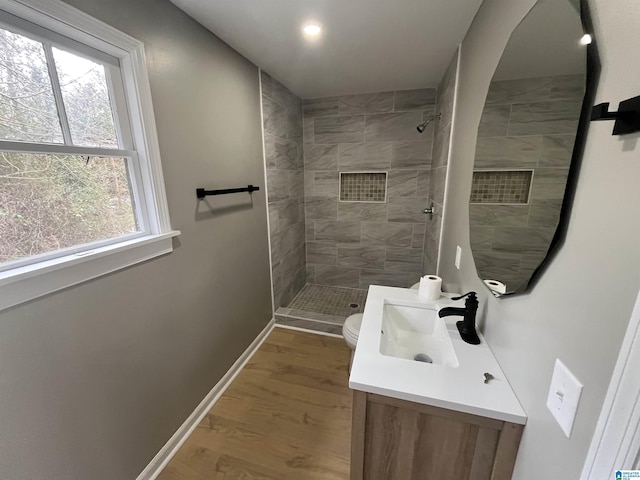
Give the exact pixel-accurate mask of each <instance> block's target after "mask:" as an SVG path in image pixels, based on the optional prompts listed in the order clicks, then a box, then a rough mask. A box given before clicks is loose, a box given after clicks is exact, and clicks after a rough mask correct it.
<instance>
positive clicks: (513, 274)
mask: <svg viewBox="0 0 640 480" xmlns="http://www.w3.org/2000/svg"><path fill="white" fill-rule="evenodd" d="M583 35H584V32H583V29H582V23H581V18H580V13H579V6H577V5H576V4H575V2H572V1H570V0H540V1H538V3H537V4H536V5H535V6H534V7H533V8H532V9H531V11H530V12H529V14H528V15H527V16H526V17H525V18H524V20H523V21H522V22H521V23H520V25H519V26H518V27H517V28H516V29H515V30H514V32H513V34H512V35H511V38H510V40H509V43H508V44H507V47H506V49H505V51H504V54H503V56H502V58H501V60H500V63H499V65H498V68H497V69H496V72H495V74H494V76H493V79H492V82H491V85H490V87H489V92H488V94H487V99H486V102H485V106H484V110H483V112H482V118H481V121H480V125H479V127H478V141H477V145H476V153H475V162H474V172H473V183H472V189H471V198H470V201H469V219H470V239H471V249H472V252H473V257H474V260H475V264H476V268H477V271H478V275H479V276H480V278H481V279H482V280H483V281H484V283H485V285H487V287H489V288H490V289H491V291H492V292H493V293H494V294H495V295H496V296H499V295H503V294H510V293H518V292H523V291H525V290H526V289H527V287H528V286H529V285H530V284H531V280H532V277H534V274H535V275H538V274H536V272H539V271H540V267H541V265H542V264H543V263H544V261H545V259H547V258H548V254H549V253H550V251H551V250H553V248H552V246H553V245H554V244H557V243H558V235H559V234H558V231H559V230H562V229H561V228H560V229H559V224H560V223H561V222H560V220H561V216H562V217H565V216H566V215H567V214H568V212H567V213H564V212H565V210H568V208H569V205H570V203H571V201H570V198H568V197H570V196H571V195H572V192H571V190H572V189H571V188H567V181H568V179H570V178H571V177H572V176H574V177H575V175H576V174H577V173H576V169H577V163H578V162H579V157H581V152H582V146H581V143H582V144H583V142H584V138H583V137H584V135H579V134H578V132H579V130H580V129H582V130H583V131H584V132H586V125H588V120H585V112H584V111H583V110H584V109H585V108H583V102H584V105H587V104H588V108H587V110H586V118H587V119H588V111H589V110H590V107H591V103H590V100H589V101H588V99H587V97H588V95H585V85H586V83H587V82H586V81H585V79H586V76H587V75H586V74H587V48H586V46H585V45H583V44H582V43H584V42H582V43H581V38H582V37H583ZM579 126H580V127H579ZM576 138H577V140H576ZM565 193H566V194H565ZM561 212H563V213H562V215H561Z"/></svg>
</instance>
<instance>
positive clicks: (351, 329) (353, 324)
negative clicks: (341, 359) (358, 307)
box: [342, 313, 363, 371]
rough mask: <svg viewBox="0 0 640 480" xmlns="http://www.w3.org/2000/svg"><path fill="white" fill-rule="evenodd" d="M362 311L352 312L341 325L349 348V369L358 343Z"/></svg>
mask: <svg viewBox="0 0 640 480" xmlns="http://www.w3.org/2000/svg"><path fill="white" fill-rule="evenodd" d="M362 317H363V314H362V313H354V314H353V315H351V316H349V317H347V319H346V320H345V321H344V325H343V326H342V336H343V337H344V341H345V342H347V345H348V346H349V348H350V349H351V361H350V362H349V371H351V365H353V354H354V352H355V350H356V344H357V343H358V335H359V334H360V326H361V325H362Z"/></svg>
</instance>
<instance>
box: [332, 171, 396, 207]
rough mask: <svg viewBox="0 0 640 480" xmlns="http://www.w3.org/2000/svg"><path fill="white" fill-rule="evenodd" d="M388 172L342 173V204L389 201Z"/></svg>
mask: <svg viewBox="0 0 640 480" xmlns="http://www.w3.org/2000/svg"><path fill="white" fill-rule="evenodd" d="M386 190H387V172H353V173H343V172H340V201H341V202H379V203H384V202H385V201H386V199H387V191H386Z"/></svg>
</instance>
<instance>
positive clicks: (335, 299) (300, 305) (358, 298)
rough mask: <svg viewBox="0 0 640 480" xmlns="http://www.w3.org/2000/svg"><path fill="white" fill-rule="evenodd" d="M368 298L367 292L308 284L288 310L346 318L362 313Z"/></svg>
mask: <svg viewBox="0 0 640 480" xmlns="http://www.w3.org/2000/svg"><path fill="white" fill-rule="evenodd" d="M366 298H367V291H366V290H359V289H355V288H344V287H332V286H329V285H315V284H307V285H305V287H304V288H303V289H302V290H301V291H300V293H298V295H296V297H295V298H294V299H293V300H292V301H291V303H290V304H289V305H288V306H287V308H289V309H290V310H298V311H305V312H314V313H321V314H324V315H331V316H336V317H343V318H346V317H348V316H349V315H353V314H354V313H362V312H363V311H364V304H365V300H366ZM350 305H354V306H350ZM343 321H344V320H343Z"/></svg>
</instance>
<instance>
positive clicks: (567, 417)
mask: <svg viewBox="0 0 640 480" xmlns="http://www.w3.org/2000/svg"><path fill="white" fill-rule="evenodd" d="M580 395H582V384H581V383H580V381H579V380H578V379H577V378H576V376H575V375H574V374H573V373H571V372H570V371H569V369H568V368H567V367H566V366H565V365H564V363H562V362H561V361H560V360H559V359H556V365H555V367H554V369H553V377H552V378H551V387H550V388H549V395H548V396H547V408H548V409H549V411H550V412H551V414H552V415H553V416H554V418H555V419H556V421H557V422H558V423H559V424H560V427H561V428H562V431H563V432H564V434H565V435H566V436H567V438H569V437H571V430H572V429H573V421H574V420H575V418H576V411H577V410H578V403H579V402H580Z"/></svg>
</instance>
